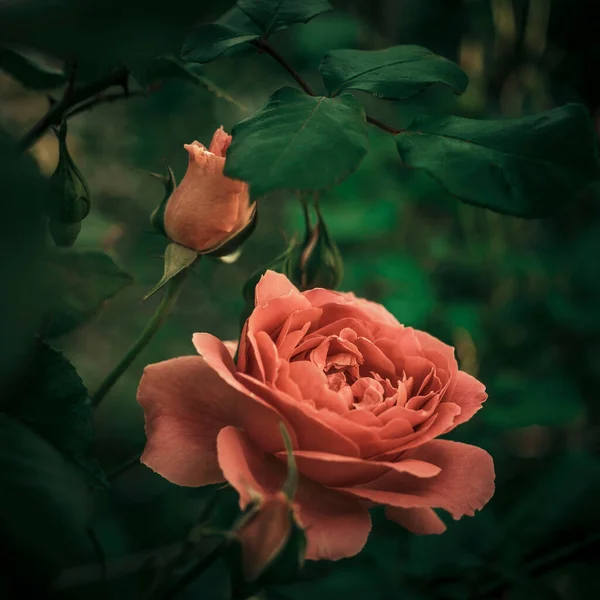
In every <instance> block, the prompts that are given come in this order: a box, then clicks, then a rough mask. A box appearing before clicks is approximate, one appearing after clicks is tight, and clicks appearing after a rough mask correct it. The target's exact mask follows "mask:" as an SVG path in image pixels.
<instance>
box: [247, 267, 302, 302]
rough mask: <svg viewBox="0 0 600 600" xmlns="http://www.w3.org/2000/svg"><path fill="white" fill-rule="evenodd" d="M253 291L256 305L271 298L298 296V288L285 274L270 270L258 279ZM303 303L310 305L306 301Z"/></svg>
mask: <svg viewBox="0 0 600 600" xmlns="http://www.w3.org/2000/svg"><path fill="white" fill-rule="evenodd" d="M254 293H255V302H256V306H264V305H265V304H267V303H268V302H269V301H270V300H273V298H281V297H282V296H290V297H293V296H296V295H298V296H300V292H299V291H298V288H297V287H296V286H295V285H294V284H293V283H292V282H291V281H290V280H289V279H288V278H287V277H286V276H285V275H282V274H281V273H277V272H276V271H271V270H268V271H265V274H264V275H263V276H262V277H261V278H260V279H259V281H258V283H257V284H256V289H255V292H254ZM303 304H304V305H305V306H306V307H307V308H308V307H309V306H310V305H309V303H308V302H305V303H303Z"/></svg>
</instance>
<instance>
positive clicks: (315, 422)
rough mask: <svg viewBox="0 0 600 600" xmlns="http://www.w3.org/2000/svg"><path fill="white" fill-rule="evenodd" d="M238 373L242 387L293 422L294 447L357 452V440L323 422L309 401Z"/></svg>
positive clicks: (345, 453) (348, 452) (287, 420)
mask: <svg viewBox="0 0 600 600" xmlns="http://www.w3.org/2000/svg"><path fill="white" fill-rule="evenodd" d="M238 377H239V380H240V382H241V383H242V384H243V385H244V387H245V388H246V389H248V390H249V391H250V392H251V393H253V394H254V396H255V397H259V398H263V399H264V400H265V401H266V402H267V403H268V405H270V406H272V407H274V408H275V409H276V410H277V412H278V413H279V414H280V415H282V417H284V418H285V421H286V422H289V423H292V424H293V428H294V429H293V431H294V432H295V435H296V437H297V440H298V441H297V444H298V445H297V446H294V447H299V448H303V449H306V450H323V451H329V452H333V453H335V454H340V455H342V456H358V455H359V449H358V446H357V445H356V443H354V441H352V440H350V439H348V438H347V437H345V436H344V435H343V434H342V433H340V432H338V431H336V430H335V429H333V428H332V427H330V426H329V425H328V424H327V423H325V422H324V421H323V420H322V419H321V418H320V413H318V412H317V410H316V409H315V408H313V407H311V406H310V405H308V403H306V402H304V403H299V402H298V401H297V400H295V399H294V398H293V397H291V396H288V395H287V394H285V393H284V392H282V391H281V390H274V389H271V388H269V387H267V386H265V385H264V384H262V383H261V382H260V381H257V380H256V379H253V378H251V377H248V376H247V375H244V374H243V373H240V374H239V375H238ZM323 412H329V411H323ZM331 414H333V413H331ZM261 446H262V444H261ZM262 447H265V446H262ZM277 450H283V448H281V447H280V448H278V449H277Z"/></svg>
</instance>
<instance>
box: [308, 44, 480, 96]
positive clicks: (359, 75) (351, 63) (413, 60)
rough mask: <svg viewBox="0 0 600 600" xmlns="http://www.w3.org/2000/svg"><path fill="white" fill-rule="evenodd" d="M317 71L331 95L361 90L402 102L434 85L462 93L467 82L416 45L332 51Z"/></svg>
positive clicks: (453, 67) (453, 66) (454, 68)
mask: <svg viewBox="0 0 600 600" xmlns="http://www.w3.org/2000/svg"><path fill="white" fill-rule="evenodd" d="M320 71H321V76H322V77H323V81H324V82H325V85H326V87H327V89H328V90H329V93H330V94H331V96H337V95H338V94H340V93H341V92H343V91H345V90H361V91H363V92H370V93H371V94H373V95H374V96H377V97H379V98H384V99H386V100H404V99H406V98H412V97H414V96H417V95H418V94H420V93H421V92H423V91H424V90H425V89H427V88H428V87H430V86H431V85H434V84H442V85H445V86H447V87H449V88H451V89H452V90H453V91H454V92H455V93H456V94H462V93H463V92H464V91H465V90H466V89H467V85H468V83H469V79H468V77H467V75H466V74H465V73H464V71H462V69H461V68H460V67H459V66H458V65H457V64H455V63H453V62H451V61H449V60H446V59H445V58H443V57H441V56H438V55H437V54H434V53H433V52H431V51H429V50H427V48H422V47H420V46H394V47H392V48H387V49H386V50H334V51H333V52H330V53H329V54H327V55H326V56H325V58H324V59H323V61H322V62H321V66H320Z"/></svg>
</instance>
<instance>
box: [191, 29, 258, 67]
mask: <svg viewBox="0 0 600 600" xmlns="http://www.w3.org/2000/svg"><path fill="white" fill-rule="evenodd" d="M259 37H260V33H248V32H244V31H238V30H237V29H234V28H233V27H229V26H228V25H221V24H219V23H210V24H208V25H203V26H202V27H199V28H198V29H197V30H196V31H194V32H193V33H192V34H191V35H190V36H189V37H188V38H187V39H186V41H185V44H184V45H183V49H182V50H181V56H182V57H183V58H185V59H186V60H190V61H193V62H198V63H207V62H210V61H212V60H215V58H218V57H219V56H221V55H222V54H224V53H225V52H227V51H228V50H231V49H232V48H235V47H236V46H239V45H241V44H246V43H248V42H251V41H252V40H256V39H258V38H259Z"/></svg>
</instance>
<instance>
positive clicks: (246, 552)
mask: <svg viewBox="0 0 600 600" xmlns="http://www.w3.org/2000/svg"><path fill="white" fill-rule="evenodd" d="M292 519H293V517H292V506H291V503H290V501H289V499H288V498H287V496H286V495H285V494H284V493H283V492H277V493H275V494H272V495H268V496H265V497H261V498H260V500H259V501H258V502H257V504H256V505H255V507H254V508H253V509H252V510H251V511H250V512H249V513H248V514H247V515H246V516H245V517H244V519H243V521H242V522H241V524H240V525H239V527H238V528H237V530H236V537H237V538H238V540H239V541H240V545H241V548H242V571H243V574H244V579H245V580H246V581H255V580H256V579H258V577H259V576H260V575H261V573H263V572H264V571H265V570H266V569H267V568H268V567H269V565H270V564H271V563H272V562H273V561H274V560H275V559H276V558H277V557H278V556H279V554H281V552H282V550H283V549H284V548H285V545H286V544H287V542H288V540H289V538H290V533H291V529H292Z"/></svg>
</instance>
